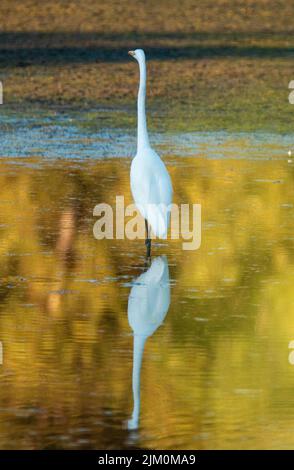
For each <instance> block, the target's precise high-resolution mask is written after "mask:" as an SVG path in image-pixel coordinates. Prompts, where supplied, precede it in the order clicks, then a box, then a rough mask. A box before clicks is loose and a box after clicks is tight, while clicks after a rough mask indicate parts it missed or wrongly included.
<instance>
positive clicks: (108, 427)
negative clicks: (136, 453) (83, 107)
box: [0, 116, 294, 449]
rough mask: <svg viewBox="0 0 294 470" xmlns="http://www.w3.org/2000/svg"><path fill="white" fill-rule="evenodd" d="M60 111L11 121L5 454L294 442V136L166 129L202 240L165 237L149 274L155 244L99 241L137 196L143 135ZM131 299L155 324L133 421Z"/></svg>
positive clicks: (3, 241)
mask: <svg viewBox="0 0 294 470" xmlns="http://www.w3.org/2000/svg"><path fill="white" fill-rule="evenodd" d="M48 119H49V118H48V116H46V118H44V119H43V118H42V119H40V118H39V123H38V124H37V123H36V122H32V125H31V126H29V128H27V127H28V126H26V125H25V122H26V121H25V120H24V121H23V122H22V120H21V118H18V121H17V122H18V124H16V122H15V119H14V118H11V121H10V122H9V119H7V120H6V121H5V122H6V124H5V125H6V131H5V130H3V129H2V131H3V133H2V137H3V146H2V158H1V161H0V191H1V197H0V257H1V264H0V269H1V281H0V296H1V301H0V340H1V341H2V345H3V365H2V366H0V381H1V387H0V448H2V449H15V448H24V449H27V448H29V449H40V448H46V449H55V448H65V449H86V448H102V449H110V448H120V449H122V448H127V449H128V448H131V449H132V448H151V449H221V448H225V449H243V448H244V449H248V448H250V449H251V448H252V449H255V448H277V449H280V448H294V394H293V390H294V367H293V366H292V365H291V363H290V362H291V361H290V362H289V355H290V353H291V349H289V343H290V341H291V340H293V339H294V317H293V302H294V293H293V282H294V266H293V261H294V250H293V240H294V235H293V233H294V205H293V204H294V203H293V200H294V198H293V196H294V186H293V179H294V170H293V168H294V166H293V165H294V163H293V164H292V162H291V159H289V158H288V156H287V151H288V149H289V148H290V147H291V145H290V144H291V138H290V136H286V135H283V136H282V135H278V134H276V135H274V134H271V135H268V134H260V133H259V134H242V135H240V134H236V135H235V134H231V135H229V134H225V133H216V134H215V135H214V134H213V133H211V134H209V133H203V134H201V133H194V134H193V133H192V134H175V135H172V134H170V135H169V136H166V135H164V134H158V135H153V136H152V140H153V142H154V143H155V145H156V146H157V148H158V150H160V152H161V154H162V155H163V158H164V160H165V162H166V164H167V166H168V169H169V171H170V174H171V177H172V180H173V186H174V191H175V198H174V199H175V201H176V202H179V203H181V202H186V203H200V204H202V244H201V247H200V249H199V250H197V251H194V252H189V251H183V250H182V242H181V241H174V240H172V241H160V242H157V243H155V246H154V249H153V258H152V261H153V262H155V263H156V264H157V269H158V271H156V270H155V273H154V271H153V274H152V275H151V274H150V271H149V275H148V269H151V268H152V266H151V268H150V266H148V265H146V261H145V256H144V254H145V246H144V243H143V242H142V241H136V240H135V241H128V240H103V241H98V240H95V239H94V237H93V233H92V229H93V225H94V223H95V220H96V219H95V217H93V214H92V213H93V208H94V206H95V205H96V204H98V203H99V202H108V203H111V204H112V203H114V201H115V196H116V195H125V198H126V203H127V202H130V201H131V196H130V191H129V166H130V158H129V156H130V155H132V154H133V153H134V150H135V139H134V135H133V134H126V133H124V132H123V131H122V130H116V131H114V130H113V129H108V130H107V128H106V127H102V130H100V131H99V132H100V133H99V132H96V131H95V132H93V131H90V130H87V131H85V130H83V127H82V126H80V125H78V124H77V123H75V122H73V123H72V125H71V124H70V123H69V122H68V116H67V117H66V119H65V118H63V119H65V122H64V123H63V124H62V123H61V122H58V124H56V123H54V119H52V122H51V124H50V123H49V121H48ZM2 131H1V132H2ZM12 131H13V133H12ZM167 137H168V138H167ZM288 160H289V161H288ZM161 268H162V269H163V268H164V269H163V270H161ZM146 273H147V274H146ZM140 276H141V278H140ZM156 276H159V283H158V284H157V283H156V279H157V278H156ZM138 279H139V280H138ZM140 279H141V280H140ZM134 289H135V290H134ZM132 292H133V294H135V295H139V298H140V296H141V299H143V300H142V301H140V302H141V303H140V302H139V304H138V305H139V307H140V308H142V311H143V310H144V318H143V317H142V318H143V320H142V322H143V327H144V328H145V327H146V325H147V327H148V325H149V326H150V322H151V324H152V325H153V326H152V327H150V329H148V328H149V327H148V328H147V327H146V328H147V329H148V331H147V330H144V333H143V336H144V335H145V339H144V341H143V342H144V345H145V346H144V350H141V353H142V357H141V358H142V364H141V367H140V368H139V372H140V375H139V376H138V374H137V376H136V377H137V378H138V377H140V409H139V413H137V420H136V422H135V423H134V422H133V423H131V425H130V420H131V417H132V412H133V395H132V373H133V340H134V337H133V329H134V324H132V319H131V321H130V323H131V325H130V324H129V319H130V312H129V318H128V302H129V297H130V295H132V294H131V293H132ZM156 299H157V300H158V302H159V303H156V305H155V300H156ZM161 301H162V303H160V302H161ZM135 305H136V304H135ZM139 307H138V308H139ZM149 312H150V316H149ZM131 315H132V314H131ZM134 315H136V312H135V313H134ZM150 319H151V320H150ZM136 321H139V323H140V321H141V317H140V316H138V315H137V317H136ZM144 321H145V323H144ZM132 325H133V326H132ZM136 325H137V324H136ZM132 328H133V329H132ZM138 328H139V327H138ZM135 333H136V331H135ZM141 336H142V335H141ZM135 337H136V334H135ZM290 359H291V357H290ZM139 362H140V361H139ZM136 377H135V380H136ZM136 391H137V392H138V388H137V389H135V392H136ZM132 424H133V425H132Z"/></svg>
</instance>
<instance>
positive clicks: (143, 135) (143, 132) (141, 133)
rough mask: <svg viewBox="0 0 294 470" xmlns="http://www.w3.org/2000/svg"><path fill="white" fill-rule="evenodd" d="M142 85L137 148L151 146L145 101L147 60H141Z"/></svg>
mask: <svg viewBox="0 0 294 470" xmlns="http://www.w3.org/2000/svg"><path fill="white" fill-rule="evenodd" d="M139 68H140V85H139V92H138V138H137V139H138V140H137V150H139V149H141V148H143V147H149V138H148V131H147V122H146V110H145V101H146V62H145V59H144V60H140V62H139Z"/></svg>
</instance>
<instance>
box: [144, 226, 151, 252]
mask: <svg viewBox="0 0 294 470" xmlns="http://www.w3.org/2000/svg"><path fill="white" fill-rule="evenodd" d="M145 228H146V240H145V245H146V248H147V252H146V256H147V258H150V256H151V238H149V230H148V222H147V220H146V219H145Z"/></svg>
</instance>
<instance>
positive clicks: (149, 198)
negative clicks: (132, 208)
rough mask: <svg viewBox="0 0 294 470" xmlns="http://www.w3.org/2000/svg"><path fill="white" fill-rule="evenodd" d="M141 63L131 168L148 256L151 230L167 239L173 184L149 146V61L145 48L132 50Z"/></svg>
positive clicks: (157, 156)
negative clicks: (147, 61)
mask: <svg viewBox="0 0 294 470" xmlns="http://www.w3.org/2000/svg"><path fill="white" fill-rule="evenodd" d="M129 54H130V55H131V56H132V57H134V59H136V60H137V62H138V64H139V70H140V84H139V92H138V124H137V154H136V156H135V158H134V159H133V161H132V165H131V191H132V195H133V198H134V201H135V204H136V206H137V207H138V209H139V211H140V213H141V215H142V216H143V217H144V219H145V225H146V241H145V243H146V246H147V256H150V253H151V239H150V227H151V229H152V232H153V233H154V235H155V236H157V237H159V238H166V236H167V231H168V225H169V218H170V204H171V202H172V184H171V180H170V176H169V174H168V171H167V169H166V167H165V165H164V163H163V161H162V160H161V158H160V157H159V155H158V154H157V153H156V152H155V151H154V150H153V149H152V148H151V146H150V143H149V137H148V131H147V123H146V110H145V100H146V60H145V53H144V51H143V50H142V49H136V50H135V51H129Z"/></svg>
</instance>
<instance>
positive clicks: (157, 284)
mask: <svg viewBox="0 0 294 470" xmlns="http://www.w3.org/2000/svg"><path fill="white" fill-rule="evenodd" d="M169 305H170V281H169V271H168V264H167V258H166V256H160V257H157V258H154V259H153V261H152V263H151V266H150V267H149V269H148V270H147V271H146V272H144V273H143V274H141V275H140V276H139V277H138V278H137V279H136V280H135V282H134V285H133V287H132V289H131V292H130V295H129V302H128V319H129V324H130V327H131V328H132V330H133V332H134V352H133V380H132V382H133V399H134V408H133V414H132V418H131V419H130V420H129V421H128V428H129V429H137V428H138V424H139V415H140V373H141V365H142V358H143V351H144V345H145V342H146V339H147V338H148V337H149V336H151V335H153V333H155V331H156V330H157V328H159V326H160V325H161V324H162V323H163V321H164V319H165V317H166V314H167V312H168V309H169Z"/></svg>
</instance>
